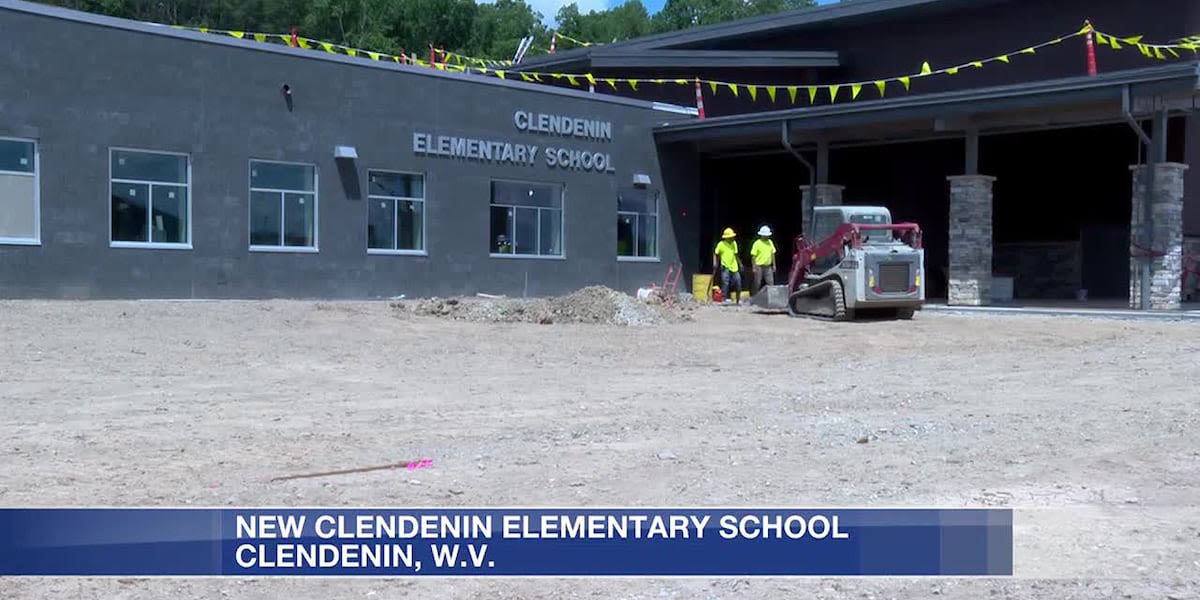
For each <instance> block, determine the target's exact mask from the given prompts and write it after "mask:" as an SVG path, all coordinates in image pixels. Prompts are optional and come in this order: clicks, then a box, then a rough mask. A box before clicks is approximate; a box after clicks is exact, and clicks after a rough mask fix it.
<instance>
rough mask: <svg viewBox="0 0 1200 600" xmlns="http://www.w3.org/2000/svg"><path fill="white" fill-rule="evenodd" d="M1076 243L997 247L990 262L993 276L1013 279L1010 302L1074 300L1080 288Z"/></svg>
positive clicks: (1031, 243) (1020, 244)
mask: <svg viewBox="0 0 1200 600" xmlns="http://www.w3.org/2000/svg"><path fill="white" fill-rule="evenodd" d="M1081 264H1082V263H1081V252H1080V245H1079V242H1075V241H1071V242H1030V243H1013V244H997V245H996V247H995V250H994V257H993V259H992V266H993V270H994V272H995V273H996V275H1002V276H1006V277H1012V278H1013V297H1014V299H1045V300H1050V299H1052V300H1060V299H1063V300H1065V299H1071V298H1075V294H1076V292H1077V291H1078V290H1079V288H1081V287H1082V267H1081Z"/></svg>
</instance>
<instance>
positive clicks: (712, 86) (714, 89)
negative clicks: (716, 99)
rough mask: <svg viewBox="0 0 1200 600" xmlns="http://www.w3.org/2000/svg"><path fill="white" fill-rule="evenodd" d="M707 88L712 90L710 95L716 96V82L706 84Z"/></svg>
mask: <svg viewBox="0 0 1200 600" xmlns="http://www.w3.org/2000/svg"><path fill="white" fill-rule="evenodd" d="M708 87H711V88H712V93H713V95H714V96H716V95H717V82H715V81H710V82H708Z"/></svg>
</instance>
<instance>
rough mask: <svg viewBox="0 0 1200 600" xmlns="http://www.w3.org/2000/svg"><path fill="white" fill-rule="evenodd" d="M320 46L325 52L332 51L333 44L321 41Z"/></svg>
mask: <svg viewBox="0 0 1200 600" xmlns="http://www.w3.org/2000/svg"><path fill="white" fill-rule="evenodd" d="M321 47H322V48H324V49H325V51H326V52H333V44H330V43H329V42H321Z"/></svg>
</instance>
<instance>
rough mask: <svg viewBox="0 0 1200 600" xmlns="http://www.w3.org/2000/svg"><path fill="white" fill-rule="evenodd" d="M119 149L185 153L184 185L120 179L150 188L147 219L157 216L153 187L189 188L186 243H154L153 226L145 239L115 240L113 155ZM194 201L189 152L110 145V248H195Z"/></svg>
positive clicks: (170, 154) (167, 154) (143, 152)
mask: <svg viewBox="0 0 1200 600" xmlns="http://www.w3.org/2000/svg"><path fill="white" fill-rule="evenodd" d="M117 152H136V153H139V154H158V155H162V156H182V157H183V158H184V162H185V163H186V165H187V183H185V184H183V185H180V184H178V183H167V182H164V181H143V180H140V179H121V180H119V181H120V183H129V184H134V185H145V186H149V187H150V190H151V192H150V198H148V200H149V201H150V204H149V207H150V210H149V211H147V213H148V214H147V216H146V218H148V219H152V218H154V192H153V190H154V186H156V185H160V186H171V187H183V188H185V189H186V190H187V197H188V200H187V203H188V205H187V241H186V242H183V243H177V242H155V241H154V230H153V228H148V229H147V230H146V237H147V239H146V241H144V242H130V241H117V240H114V239H112V236H113V231H112V226H113V222H112V212H113V209H112V195H113V183H114V182H115V181H116V180H114V179H113V156H114V155H115V154H116V153H117ZM193 204H194V203H193V201H192V156H191V155H190V154H188V153H186V152H173V151H170V150H148V149H145V148H128V147H123V146H109V148H108V207H107V209H108V210H107V212H108V247H109V248H124V249H133V250H191V249H192V205H193Z"/></svg>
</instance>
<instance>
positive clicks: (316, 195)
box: [246, 158, 321, 254]
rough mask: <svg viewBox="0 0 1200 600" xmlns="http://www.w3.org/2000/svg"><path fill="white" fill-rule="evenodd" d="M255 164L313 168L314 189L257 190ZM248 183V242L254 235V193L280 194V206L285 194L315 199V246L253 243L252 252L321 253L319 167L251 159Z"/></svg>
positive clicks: (282, 225) (281, 231)
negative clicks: (309, 196)
mask: <svg viewBox="0 0 1200 600" xmlns="http://www.w3.org/2000/svg"><path fill="white" fill-rule="evenodd" d="M254 163H266V164H272V165H290V166H293V167H311V168H312V170H313V189H312V191H311V192H310V191H308V190H281V189H276V188H256V187H254V175H253V171H254ZM246 183H248V184H249V187H248V189H249V190H250V192H249V194H247V196H246V215H247V219H246V221H247V223H246V236H247V238H246V239H247V240H249V239H251V238H252V237H253V234H254V231H253V230H254V221H253V218H252V214H253V213H252V211H253V208H251V206H250V203H251V202H252V199H251V198H252V196H253V195H254V192H266V193H276V194H279V195H280V196H279V202H280V204H283V201H284V196H283V194H312V197H313V244H312V245H311V246H271V245H264V244H253V243H252V244H250V252H277V253H283V254H317V253H319V252H320V251H321V195H320V192H319V190H320V189H321V170H320V168H318V167H317V165H315V164H313V163H303V162H288V161H282V160H265V159H259V158H251V159H250V160H249V161H248V162H247V163H246ZM282 209H283V207H282V206H281V207H280V213H279V219H280V222H279V227H280V230H279V237H280V243H282V238H283V227H284V224H283V222H284V220H285V219H286V217H285V216H284V214H283V211H282Z"/></svg>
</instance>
